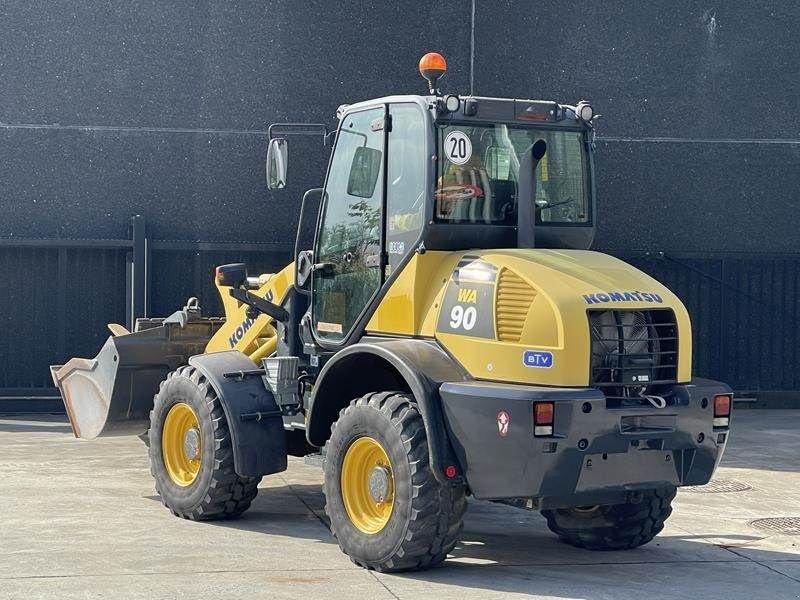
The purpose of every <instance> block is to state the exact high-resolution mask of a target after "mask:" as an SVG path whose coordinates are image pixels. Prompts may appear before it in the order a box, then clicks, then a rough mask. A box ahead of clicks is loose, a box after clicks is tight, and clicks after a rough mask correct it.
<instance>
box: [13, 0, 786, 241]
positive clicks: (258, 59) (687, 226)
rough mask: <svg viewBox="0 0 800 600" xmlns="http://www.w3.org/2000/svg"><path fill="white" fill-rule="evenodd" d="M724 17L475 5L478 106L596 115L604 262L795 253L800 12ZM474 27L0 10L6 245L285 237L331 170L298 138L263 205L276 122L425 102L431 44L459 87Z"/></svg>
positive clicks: (304, 11) (438, 14) (153, 5)
mask: <svg viewBox="0 0 800 600" xmlns="http://www.w3.org/2000/svg"><path fill="white" fill-rule="evenodd" d="M721 4H722V5H720V6H713V5H711V4H705V3H699V2H689V1H686V0H683V1H677V2H675V1H671V2H630V1H625V2H602V3H598V2H572V3H569V5H565V4H564V3H563V2H554V1H549V2H527V1H515V2H502V1H499V2H498V1H489V0H477V3H476V6H477V13H476V29H475V40H476V71H475V91H476V93H479V94H484V95H500V96H521V97H537V98H553V99H557V100H561V101H570V102H574V101H576V100H578V99H580V98H588V99H590V100H592V101H593V102H594V104H595V105H596V107H597V109H598V110H599V111H600V112H601V113H602V114H603V118H602V119H601V120H600V135H601V136H602V137H603V138H605V139H606V141H604V142H602V143H601V144H600V145H599V152H600V157H599V161H598V162H599V165H600V168H601V176H600V182H599V184H600V185H599V197H600V199H601V203H602V204H601V213H600V229H599V237H598V246H600V247H603V248H608V249H628V248H631V247H635V248H639V249H658V250H671V249H674V248H679V249H682V250H687V249H692V250H698V251H708V250H717V251H770V250H774V251H794V249H796V248H798V246H800V232H799V231H798V228H795V227H794V226H793V223H794V221H795V190H796V189H798V185H800V168H799V166H800V144H799V143H798V125H797V119H796V115H797V114H798V108H800V101H799V100H798V99H799V98H800V67H799V66H798V65H800V61H798V60H797V57H798V55H800V42H798V41H797V39H798V38H797V36H796V32H797V31H798V30H800V5H798V4H796V3H790V2H783V1H779V2H758V3H753V2H750V1H744V0H731V1H727V2H725V3H721ZM470 10H471V3H470V0H449V1H445V2H437V3H418V2H411V1H410V0H408V1H406V2H395V3H386V2H364V1H362V2H344V3H337V4H336V6H335V8H333V7H332V5H331V4H330V3H329V2H325V1H320V0H318V1H315V2H314V1H312V2H294V1H268V2H215V1H209V0H205V1H200V2H178V1H172V2H155V1H147V0H140V1H138V2H136V1H135V2H129V3H107V2H99V1H90V2H81V3H77V2H76V3H53V2H50V1H44V0H35V1H32V2H31V1H29V2H21V1H18V2H6V3H3V6H2V8H0V33H2V35H0V74H2V85H0V122H2V123H3V124H4V125H3V126H2V129H0V165H2V170H0V201H2V208H3V211H4V213H5V216H6V218H4V219H2V222H0V236H3V237H8V236H22V237H42V236H45V237H51V236H55V237H64V236H68V237H98V236H100V237H118V236H121V235H123V233H124V231H125V228H126V227H127V218H128V217H129V216H130V215H131V214H132V213H134V212H139V213H142V214H144V215H145V216H147V217H148V221H149V222H150V223H151V233H152V234H153V235H154V236H155V237H156V238H159V239H206V240H229V239H237V240H247V241H263V240H269V239H272V238H275V237H280V238H282V237H284V236H285V231H286V226H287V225H288V224H291V223H292V222H293V221H294V219H295V215H296V211H297V200H298V198H299V195H300V194H301V193H302V191H303V190H304V189H305V188H307V187H312V186H314V185H318V184H319V181H320V180H321V177H322V175H323V172H324V167H325V158H326V153H325V151H324V150H323V149H322V148H321V147H320V145H319V144H314V143H311V142H306V143H300V142H295V143H293V148H292V150H293V152H292V156H291V158H292V173H291V175H292V186H291V188H290V189H289V190H288V192H287V193H279V194H269V193H268V192H267V191H266V190H265V189H264V185H263V158H264V146H265V144H264V135H263V132H264V130H265V129H266V127H267V125H268V124H269V123H270V122H272V121H286V120H297V121H305V120H311V121H314V120H316V121H320V120H321V121H324V122H326V123H329V124H333V123H334V112H335V109H336V107H337V106H338V105H339V104H341V103H345V102H352V101H356V100H359V99H363V98H369V97H373V96H378V95H383V94H389V93H395V92H422V91H424V87H423V82H422V80H421V79H420V78H419V76H418V74H417V72H416V62H417V60H418V58H419V56H420V55H421V54H422V53H423V52H424V51H426V50H429V49H438V50H440V51H442V52H443V53H444V54H445V55H446V56H447V57H448V59H449V62H450V71H449V73H448V76H447V79H446V87H447V89H450V90H457V91H459V92H462V93H463V92H467V91H468V86H469V77H468V67H469V44H470ZM661 138H669V140H663V139H661ZM720 140H723V141H720ZM293 142H294V140H293ZM252 215H261V218H253V217H252Z"/></svg>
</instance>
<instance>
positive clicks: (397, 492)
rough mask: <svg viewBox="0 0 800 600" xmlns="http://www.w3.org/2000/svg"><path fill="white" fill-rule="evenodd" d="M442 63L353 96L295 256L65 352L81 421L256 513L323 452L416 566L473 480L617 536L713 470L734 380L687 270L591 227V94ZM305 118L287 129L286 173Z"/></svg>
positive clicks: (657, 520) (398, 555)
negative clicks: (209, 300) (303, 460)
mask: <svg viewBox="0 0 800 600" xmlns="http://www.w3.org/2000/svg"><path fill="white" fill-rule="evenodd" d="M445 70H446V63H445V60H444V58H443V57H442V56H441V55H439V54H436V53H429V54H427V55H425V56H424V57H423V59H422V60H421V61H420V71H421V73H422V75H423V76H424V77H425V79H427V81H428V87H429V92H428V93H427V94H426V95H405V96H403V95H398V96H390V97H385V98H377V99H374V100H367V101H364V102H359V103H357V104H352V105H345V106H341V107H339V109H338V112H337V117H338V122H339V124H338V128H337V130H336V131H335V132H331V133H327V131H326V130H324V128H323V129H322V130H321V133H322V134H323V135H324V136H325V141H326V142H330V143H331V145H332V152H331V157H330V162H329V166H328V170H327V175H326V177H325V181H324V185H323V187H322V188H320V189H315V190H310V191H309V192H307V193H306V195H305V196H304V197H303V202H302V205H301V211H300V215H301V216H300V224H299V226H298V237H297V240H298V243H297V245H296V250H295V260H294V262H293V263H292V264H290V265H288V266H287V267H285V268H284V269H283V270H281V271H279V272H277V273H274V274H267V275H260V276H254V275H251V274H249V273H248V272H247V269H246V266H245V265H244V264H229V265H222V266H219V267H217V269H216V273H215V282H216V287H217V289H218V291H219V294H220V297H221V298H222V303H223V306H224V310H225V316H224V318H223V317H216V318H211V317H205V316H203V315H202V313H201V310H200V308H199V305H198V303H197V301H196V300H195V299H192V300H190V302H189V303H187V306H186V307H185V308H184V309H183V310H179V311H177V312H176V313H175V314H173V315H172V316H170V317H167V318H165V319H152V318H150V319H140V320H138V321H137V325H136V327H135V328H134V329H135V330H134V331H132V332H128V331H127V330H126V329H125V328H124V327H121V326H118V325H112V326H110V327H111V330H112V336H111V337H110V338H109V339H108V341H107V342H106V344H105V346H104V347H103V348H102V349H101V350H100V353H99V354H98V355H97V356H96V357H95V358H94V359H82V358H73V359H71V360H70V361H68V362H67V363H66V364H65V365H60V366H54V367H52V368H51V370H52V374H53V379H54V381H55V383H56V385H57V386H58V388H59V389H60V391H61V394H62V397H63V400H64V404H65V407H66V411H67V414H68V416H69V419H70V422H71V424H72V428H73V430H74V432H75V435H76V436H77V437H80V438H86V439H92V438H95V437H97V436H101V435H114V434H116V435H125V434H139V435H141V436H142V437H143V439H145V440H146V441H147V444H148V447H149V457H150V464H151V471H152V475H153V478H154V479H155V486H156V489H157V492H158V494H159V495H160V497H161V500H162V501H163V503H164V505H166V507H167V508H169V510H170V511H172V513H174V514H175V515H177V516H179V517H183V518H186V519H193V520H206V519H226V518H232V517H237V516H239V515H241V514H242V513H243V512H244V511H246V510H247V508H248V507H249V506H250V504H251V502H252V501H253V499H254V498H255V497H256V494H257V493H258V484H259V482H260V480H261V478H262V477H263V476H266V475H270V474H273V473H278V472H280V471H283V470H285V469H286V468H287V456H289V455H293V456H307V455H314V456H316V457H318V458H316V459H315V460H316V461H317V462H319V463H321V464H322V465H323V469H324V486H323V487H324V494H325V499H326V508H325V510H326V513H327V515H328V517H329V518H330V527H331V531H332V532H333V534H334V535H335V536H336V539H337V541H338V543H339V545H340V546H341V548H342V550H343V551H344V552H345V553H347V554H348V555H349V556H350V557H351V558H352V560H353V561H354V562H355V563H357V564H359V565H362V566H363V567H366V568H369V569H377V570H380V571H402V570H409V569H422V568H427V567H430V566H433V565H436V564H437V563H440V562H441V561H443V560H444V559H445V557H446V556H447V554H448V553H449V552H450V551H451V550H452V549H453V548H454V546H455V545H456V543H457V542H458V540H459V536H460V534H461V532H462V522H463V518H464V512H465V508H466V498H467V497H468V496H470V495H471V496H473V497H474V498H477V499H486V500H493V501H499V502H505V503H508V504H512V505H516V506H519V507H523V508H527V509H532V510H539V511H541V513H542V514H543V515H544V517H545V518H546V520H547V524H548V526H549V528H550V529H551V530H552V531H553V532H554V533H555V534H557V535H558V536H560V537H561V538H562V539H563V540H564V541H565V542H567V543H569V544H572V545H574V546H579V547H583V548H589V549H595V550H607V549H614V550H617V549H626V548H635V547H637V546H640V545H642V544H645V543H647V542H649V541H650V540H652V539H653V537H654V536H655V535H656V534H658V533H659V531H661V529H662V528H663V526H664V521H665V519H667V517H668V516H669V514H670V511H671V508H670V504H671V501H672V500H673V498H674V496H675V492H676V488H677V487H678V486H690V485H700V484H705V483H707V482H708V481H709V479H710V478H711V476H712V474H713V472H714V470H715V468H716V466H717V464H718V463H719V460H720V458H721V456H722V454H723V451H724V449H725V446H726V443H727V439H728V435H729V425H730V417H731V405H732V392H731V389H730V388H729V387H728V386H727V385H725V384H723V383H719V382H715V381H710V380H707V379H701V378H696V377H693V376H692V367H691V364H692V331H691V325H690V322H689V316H688V314H687V311H686V309H685V308H684V306H683V304H682V303H681V301H680V300H679V299H678V298H677V297H676V296H675V294H673V293H672V292H671V291H670V290H668V289H667V288H666V287H664V286H663V285H662V284H660V283H659V282H658V281H656V280H655V279H653V278H651V277H649V276H648V275H646V274H645V273H643V272H641V271H639V270H637V269H635V268H634V267H632V266H630V265H628V264H626V263H624V262H622V261H620V260H618V259H616V258H613V257H611V256H608V255H605V254H600V253H597V252H593V251H590V250H589V248H590V246H591V243H592V239H593V236H594V231H595V226H596V223H597V217H598V215H597V199H596V192H595V178H596V166H595V160H594V151H595V144H594V128H595V122H596V116H595V114H594V109H593V108H592V106H591V104H590V103H588V102H585V101H581V102H578V103H577V104H575V105H567V104H559V103H557V102H552V101H536V100H526V99H509V98H491V97H478V96H467V97H459V96H458V95H456V94H449V95H445V94H443V93H441V92H440V89H439V83H440V79H441V77H442V76H443V75H444V73H445ZM281 130H282V131H284V132H286V135H279V134H278V133H277V132H279V131H281ZM309 132H311V133H314V132H317V133H319V132H320V130H319V128H315V127H313V126H312V127H308V126H305V127H301V126H295V127H292V126H286V127H283V128H281V127H275V128H271V129H270V136H269V137H270V139H269V143H268V148H267V164H266V175H267V186H268V187H269V188H270V189H273V190H279V189H281V188H283V187H284V186H285V185H286V177H287V172H288V163H289V160H288V142H287V137H289V135H290V134H293V133H309ZM315 195H316V196H318V197H319V198H320V201H319V202H320V204H319V209H318V211H317V219H316V229H315V236H314V240H313V246H312V247H311V248H308V249H302V239H303V236H302V235H301V229H302V227H301V226H302V224H303V221H304V220H307V219H308V217H309V215H310V214H312V212H313V211H311V208H310V207H311V204H310V203H311V200H310V199H312V198H314V197H315ZM643 227H646V220H643Z"/></svg>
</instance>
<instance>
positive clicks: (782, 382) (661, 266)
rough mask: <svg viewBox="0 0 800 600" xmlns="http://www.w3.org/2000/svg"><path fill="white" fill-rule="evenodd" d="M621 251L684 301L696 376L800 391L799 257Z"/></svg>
mask: <svg viewBox="0 0 800 600" xmlns="http://www.w3.org/2000/svg"><path fill="white" fill-rule="evenodd" d="M616 254H617V256H619V257H620V258H622V259H623V260H627V261H628V262H630V263H631V264H633V265H635V266H637V267H639V268H640V269H642V270H643V271H645V272H647V273H649V274H650V275H652V276H653V277H655V278H656V279H658V280H659V281H661V282H662V283H664V284H665V285H666V286H667V287H669V288H670V289H671V290H672V291H674V292H675V293H677V294H678V296H680V298H681V299H682V300H683V302H684V304H685V305H686V307H687V309H688V311H689V314H690V316H691V318H692V330H693V337H694V340H693V341H694V354H693V364H694V372H695V374H696V375H701V376H706V377H711V378H713V379H720V380H722V381H725V382H727V383H729V384H730V385H731V386H732V387H734V388H735V389H737V390H748V391H789V390H798V389H800V370H798V369H797V365H798V364H800V363H799V362H798V361H800V300H798V296H797V291H798V288H800V257H798V256H796V255H777V254H774V255H754V256H741V255H720V256H698V255H691V254H686V255H681V254H667V255H658V254H656V255H647V254H638V255H637V254H627V255H626V254H624V253H616Z"/></svg>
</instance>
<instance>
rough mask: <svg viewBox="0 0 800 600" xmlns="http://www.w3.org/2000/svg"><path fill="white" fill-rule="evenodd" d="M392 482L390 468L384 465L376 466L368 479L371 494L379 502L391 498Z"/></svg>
mask: <svg viewBox="0 0 800 600" xmlns="http://www.w3.org/2000/svg"><path fill="white" fill-rule="evenodd" d="M391 483H392V474H391V472H390V471H389V469H387V468H386V467H384V466H377V467H375V468H374V469H372V472H371V473H370V474H369V480H368V481H367V488H368V489H369V495H370V496H371V497H372V499H373V500H374V501H375V502H378V503H381V502H386V501H387V500H390V499H391V498H390V495H391V493H392V489H391Z"/></svg>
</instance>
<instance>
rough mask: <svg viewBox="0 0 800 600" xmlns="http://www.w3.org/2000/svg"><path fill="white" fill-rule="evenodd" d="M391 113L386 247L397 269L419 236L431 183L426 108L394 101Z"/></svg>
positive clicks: (393, 266)
mask: <svg viewBox="0 0 800 600" xmlns="http://www.w3.org/2000/svg"><path fill="white" fill-rule="evenodd" d="M389 114H390V115H391V119H392V130H391V132H390V133H389V149H388V167H387V186H386V209H387V219H386V227H387V234H386V246H387V247H386V251H387V252H388V255H389V269H390V270H394V269H395V268H396V267H397V266H398V265H399V264H400V262H401V261H402V259H403V257H404V256H405V255H406V254H408V253H409V252H410V251H412V250H413V246H414V244H415V243H416V241H417V239H418V238H419V234H420V230H421V229H422V222H423V210H424V208H425V195H426V191H427V188H428V186H427V185H426V183H425V163H426V160H425V132H426V130H425V121H424V116H423V114H422V110H421V109H420V108H419V107H418V106H417V105H415V104H393V105H390V107H389Z"/></svg>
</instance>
